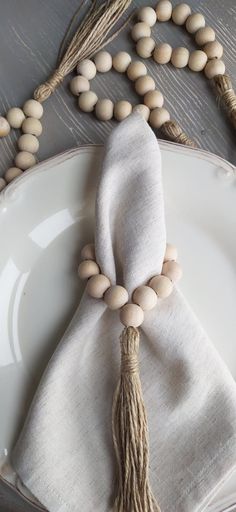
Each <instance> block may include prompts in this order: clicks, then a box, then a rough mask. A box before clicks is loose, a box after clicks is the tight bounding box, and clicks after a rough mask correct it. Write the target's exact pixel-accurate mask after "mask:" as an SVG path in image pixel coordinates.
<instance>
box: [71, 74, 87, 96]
mask: <svg viewBox="0 0 236 512" xmlns="http://www.w3.org/2000/svg"><path fill="white" fill-rule="evenodd" d="M89 89H90V84H89V81H88V79H87V78H85V76H81V75H79V76H75V77H74V78H72V80H71V82H70V90H71V92H72V94H74V95H75V96H79V94H80V93H81V92H85V91H89Z"/></svg>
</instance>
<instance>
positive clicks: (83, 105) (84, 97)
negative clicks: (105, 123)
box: [78, 91, 98, 112]
mask: <svg viewBox="0 0 236 512" xmlns="http://www.w3.org/2000/svg"><path fill="white" fill-rule="evenodd" d="M97 101H98V97H97V95H96V94H95V92H93V91H85V92H82V93H81V94H80V95H79V99H78V105H79V108H80V110H82V112H93V110H94V108H95V105H96V103H97Z"/></svg>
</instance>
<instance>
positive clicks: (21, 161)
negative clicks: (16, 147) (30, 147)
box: [15, 151, 36, 171]
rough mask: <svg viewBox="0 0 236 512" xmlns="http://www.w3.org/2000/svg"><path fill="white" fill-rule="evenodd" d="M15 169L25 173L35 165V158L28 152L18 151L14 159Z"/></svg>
mask: <svg viewBox="0 0 236 512" xmlns="http://www.w3.org/2000/svg"><path fill="white" fill-rule="evenodd" d="M15 164H16V167H19V169H22V171H26V169H29V168H30V167H33V165H35V164H36V158H35V156H34V155H32V153H29V152H28V151H20V152H19V153H18V154H17V155H16V158H15Z"/></svg>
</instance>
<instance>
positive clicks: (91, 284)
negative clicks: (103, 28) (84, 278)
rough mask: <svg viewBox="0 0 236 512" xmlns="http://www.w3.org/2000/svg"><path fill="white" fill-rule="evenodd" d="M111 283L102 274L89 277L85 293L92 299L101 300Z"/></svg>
mask: <svg viewBox="0 0 236 512" xmlns="http://www.w3.org/2000/svg"><path fill="white" fill-rule="evenodd" d="M110 285H111V283H110V281H109V279H108V277H106V276H104V275H103V274H98V275H96V276H93V277H90V279H89V280H88V284H87V292H88V294H89V295H90V296H91V297H93V298H94V299H102V297H103V295H104V293H105V292H106V291H107V289H108V288H109V287H110Z"/></svg>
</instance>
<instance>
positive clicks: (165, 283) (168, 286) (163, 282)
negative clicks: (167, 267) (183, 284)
mask: <svg viewBox="0 0 236 512" xmlns="http://www.w3.org/2000/svg"><path fill="white" fill-rule="evenodd" d="M149 286H151V288H152V289H153V290H154V291H155V293H156V294H157V297H159V299H166V298H167V297H169V295H170V294H171V293H172V291H173V283H172V282H171V281H170V279H169V278H168V277H166V276H155V277H153V278H152V279H151V281H150V282H149Z"/></svg>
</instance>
